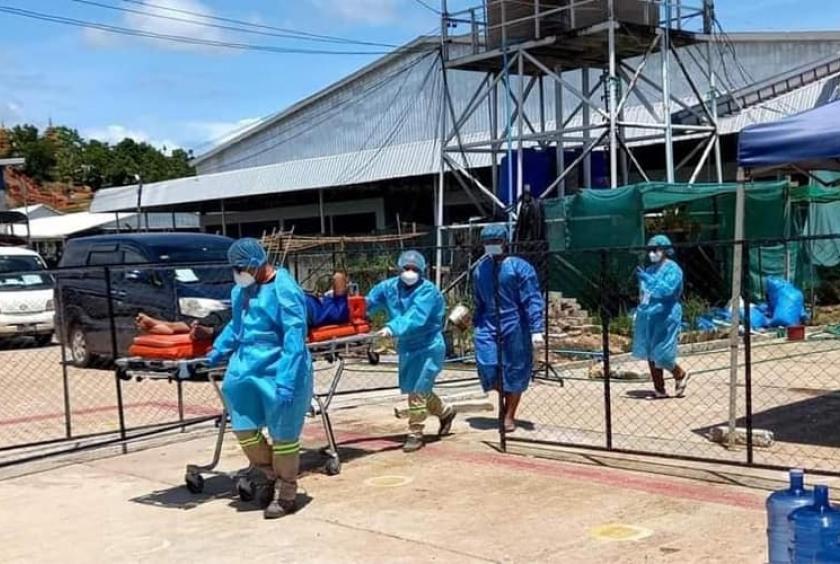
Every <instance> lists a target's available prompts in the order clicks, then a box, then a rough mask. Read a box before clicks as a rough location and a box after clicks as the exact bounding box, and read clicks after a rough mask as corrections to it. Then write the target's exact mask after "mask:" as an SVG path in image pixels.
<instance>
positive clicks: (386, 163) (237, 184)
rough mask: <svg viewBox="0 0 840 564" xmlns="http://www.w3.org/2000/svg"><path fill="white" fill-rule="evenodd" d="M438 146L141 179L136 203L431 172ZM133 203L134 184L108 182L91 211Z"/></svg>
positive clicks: (410, 146)
mask: <svg viewBox="0 0 840 564" xmlns="http://www.w3.org/2000/svg"><path fill="white" fill-rule="evenodd" d="M438 146H439V143H438V142H436V141H422V142H419V143H406V144H403V145H393V146H390V147H384V148H382V149H369V150H367V151H360V152H354V153H344V154H341V155H333V156H330V157H319V158H314V159H301V160H297V161H289V162H285V163H279V164H276V165H268V166H261V167H253V168H246V169H241V170H233V171H229V172H220V173H218V174H207V175H199V176H192V177H188V178H178V179H175V180H167V181H164V182H157V183H154V184H146V185H144V187H143V202H142V205H143V208H144V209H146V208H155V207H165V206H172V205H175V204H184V203H190V202H202V201H206V200H208V199H214V200H215V199H221V198H225V199H228V198H238V197H244V196H256V195H260V194H277V193H283V192H295V191H299V190H312V189H316V188H328V187H335V186H349V185H353V184H360V183H367V182H375V181H378V180H386V179H389V178H405V177H409V176H418V175H422V174H431V173H433V172H436V171H437V170H438V167H439V156H438ZM136 205H137V187H136V186H126V187H121V188H110V189H106V190H100V191H98V192H97V193H96V196H95V197H94V199H93V203H92V204H91V211H94V212H105V211H116V210H132V209H135V207H136Z"/></svg>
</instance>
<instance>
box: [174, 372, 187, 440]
mask: <svg viewBox="0 0 840 564" xmlns="http://www.w3.org/2000/svg"><path fill="white" fill-rule="evenodd" d="M176 385H177V386H178V421H179V422H181V423H183V422H184V385H183V382H181V380H180V379H179V380H178V381H177V382H176ZM186 430H187V426H186V425H181V432H182V433H183V432H184V431H186Z"/></svg>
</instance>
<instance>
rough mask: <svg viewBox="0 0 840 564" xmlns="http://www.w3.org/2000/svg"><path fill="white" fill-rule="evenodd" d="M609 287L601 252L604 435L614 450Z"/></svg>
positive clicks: (605, 264) (604, 252) (603, 254)
mask: <svg viewBox="0 0 840 564" xmlns="http://www.w3.org/2000/svg"><path fill="white" fill-rule="evenodd" d="M608 288H609V286H608V285H607V251H606V250H602V251H601V292H600V294H601V354H602V362H603V369H604V434H605V437H606V441H607V445H606V446H607V450H612V403H611V402H612V398H611V393H610V316H611V315H612V314H611V313H610V310H609V304H608V300H609V298H608V295H609V294H608V292H609V290H608Z"/></svg>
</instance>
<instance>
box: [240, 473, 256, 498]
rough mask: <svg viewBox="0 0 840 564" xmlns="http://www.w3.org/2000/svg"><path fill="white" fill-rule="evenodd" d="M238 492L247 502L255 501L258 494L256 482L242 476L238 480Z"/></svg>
mask: <svg viewBox="0 0 840 564" xmlns="http://www.w3.org/2000/svg"><path fill="white" fill-rule="evenodd" d="M236 493H237V494H239V499H241V500H242V501H244V502H245V503H250V502H252V501H254V497H255V495H256V492H255V487H254V482H252V481H251V480H250V479H248V478H246V477H244V476H243V477H241V478H239V479H238V480H236Z"/></svg>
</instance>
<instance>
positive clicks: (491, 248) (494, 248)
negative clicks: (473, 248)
mask: <svg viewBox="0 0 840 564" xmlns="http://www.w3.org/2000/svg"><path fill="white" fill-rule="evenodd" d="M484 252H485V253H487V254H488V255H490V256H491V257H497V256H499V255H500V254H502V253H503V252H504V251H503V249H502V246H501V245H484Z"/></svg>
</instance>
